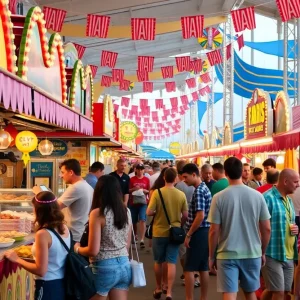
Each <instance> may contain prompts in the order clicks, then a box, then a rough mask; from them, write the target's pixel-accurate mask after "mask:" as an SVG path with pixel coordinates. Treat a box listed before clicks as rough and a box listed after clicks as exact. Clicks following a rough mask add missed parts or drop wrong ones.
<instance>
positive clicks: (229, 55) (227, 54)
mask: <svg viewBox="0 0 300 300" xmlns="http://www.w3.org/2000/svg"><path fill="white" fill-rule="evenodd" d="M231 50H232V45H231V44H229V45H227V46H226V59H227V60H228V59H230V58H231V56H232V53H231Z"/></svg>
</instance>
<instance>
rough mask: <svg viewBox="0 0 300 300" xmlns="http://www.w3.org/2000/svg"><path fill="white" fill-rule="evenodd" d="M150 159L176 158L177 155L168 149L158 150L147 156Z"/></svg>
mask: <svg viewBox="0 0 300 300" xmlns="http://www.w3.org/2000/svg"><path fill="white" fill-rule="evenodd" d="M147 158H150V159H175V156H174V155H173V154H172V153H170V152H167V151H164V150H158V151H156V152H152V153H150V155H149V156H148V157H147Z"/></svg>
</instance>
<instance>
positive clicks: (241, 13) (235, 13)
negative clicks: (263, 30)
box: [231, 0, 286, 32]
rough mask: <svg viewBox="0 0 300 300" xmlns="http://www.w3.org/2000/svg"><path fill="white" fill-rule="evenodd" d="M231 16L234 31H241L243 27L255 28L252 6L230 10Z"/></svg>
mask: <svg viewBox="0 0 300 300" xmlns="http://www.w3.org/2000/svg"><path fill="white" fill-rule="evenodd" d="M285 1H286V0H285ZM231 16H232V20H233V26H234V29H235V31H236V32H241V31H244V30H245V29H250V30H252V29H255V28H256V21H255V11H254V6H251V7H247V8H242V9H237V10H232V11H231Z"/></svg>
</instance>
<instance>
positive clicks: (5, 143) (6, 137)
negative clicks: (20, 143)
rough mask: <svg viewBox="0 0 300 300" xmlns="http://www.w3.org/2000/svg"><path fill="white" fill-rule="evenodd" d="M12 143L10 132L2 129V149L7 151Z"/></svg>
mask: <svg viewBox="0 0 300 300" xmlns="http://www.w3.org/2000/svg"><path fill="white" fill-rule="evenodd" d="M11 142H12V137H11V135H10V134H9V132H7V131H5V130H4V129H3V128H0V149H1V150H4V149H7V148H8V147H9V145H10V143H11Z"/></svg>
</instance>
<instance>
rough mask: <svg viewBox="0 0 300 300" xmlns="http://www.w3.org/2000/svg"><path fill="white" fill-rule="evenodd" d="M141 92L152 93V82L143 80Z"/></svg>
mask: <svg viewBox="0 0 300 300" xmlns="http://www.w3.org/2000/svg"><path fill="white" fill-rule="evenodd" d="M143 92H144V93H152V92H153V82H148V81H144V82H143Z"/></svg>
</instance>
